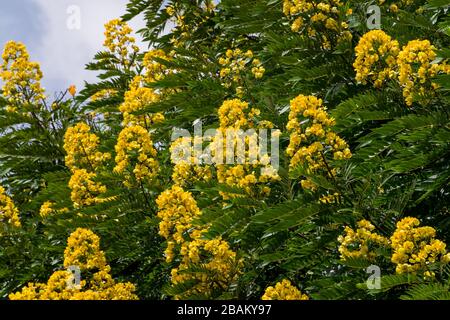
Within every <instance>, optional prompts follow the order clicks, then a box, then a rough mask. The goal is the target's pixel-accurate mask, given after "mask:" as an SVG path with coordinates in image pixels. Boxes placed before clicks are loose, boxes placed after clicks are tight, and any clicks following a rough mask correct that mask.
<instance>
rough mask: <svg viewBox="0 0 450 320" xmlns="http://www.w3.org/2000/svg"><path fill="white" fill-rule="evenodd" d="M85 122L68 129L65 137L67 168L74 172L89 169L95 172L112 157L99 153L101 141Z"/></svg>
mask: <svg viewBox="0 0 450 320" xmlns="http://www.w3.org/2000/svg"><path fill="white" fill-rule="evenodd" d="M90 131H91V128H90V127H89V126H88V125H87V124H86V123H84V122H80V123H77V124H76V125H75V126H73V127H70V128H68V129H67V131H66V133H65V135H64V150H65V151H66V154H67V155H66V158H65V162H66V166H67V167H68V168H70V169H71V170H72V171H74V170H76V169H82V168H88V169H89V170H91V171H95V170H96V169H97V168H98V167H99V166H101V165H102V163H103V162H105V161H107V160H109V159H110V158H111V155H110V154H109V153H103V152H100V151H98V147H99V144H100V139H99V138H98V136H97V135H96V134H94V133H90Z"/></svg>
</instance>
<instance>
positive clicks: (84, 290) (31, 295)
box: [9, 228, 137, 300]
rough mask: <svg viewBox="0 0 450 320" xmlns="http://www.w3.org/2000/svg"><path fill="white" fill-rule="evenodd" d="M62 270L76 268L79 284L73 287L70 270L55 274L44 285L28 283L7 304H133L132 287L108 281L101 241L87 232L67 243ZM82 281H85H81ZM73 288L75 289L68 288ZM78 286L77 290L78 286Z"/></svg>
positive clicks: (110, 279) (79, 230) (80, 229)
mask: <svg viewBox="0 0 450 320" xmlns="http://www.w3.org/2000/svg"><path fill="white" fill-rule="evenodd" d="M64 267H65V268H69V267H77V268H79V270H80V271H81V274H80V276H81V279H80V280H81V281H80V283H79V284H75V283H73V282H74V280H75V279H74V278H73V274H72V272H70V271H69V270H59V271H55V272H54V273H53V274H52V275H51V276H50V277H49V279H48V281H47V283H36V284H34V283H29V284H28V285H27V286H26V287H24V288H22V291H19V292H16V293H11V294H10V295H9V299H10V300H136V299H137V296H136V295H135V294H134V291H135V290H136V288H135V286H134V285H133V284H131V283H129V282H127V283H116V281H115V280H114V279H113V278H112V277H111V274H110V272H111V267H110V266H109V265H107V263H106V258H105V254H104V253H103V251H101V249H100V238H99V237H98V236H97V235H96V234H94V233H93V232H92V231H91V230H89V229H83V228H78V229H77V230H75V231H74V232H73V233H72V234H71V235H70V237H69V238H68V240H67V247H66V249H65V251H64ZM83 277H87V278H86V279H84V278H83ZM70 284H74V286H70ZM77 285H78V286H77Z"/></svg>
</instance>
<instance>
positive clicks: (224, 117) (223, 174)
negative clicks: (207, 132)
mask: <svg viewBox="0 0 450 320" xmlns="http://www.w3.org/2000/svg"><path fill="white" fill-rule="evenodd" d="M218 114H219V124H220V127H219V129H218V130H217V135H216V136H215V137H214V139H213V142H212V144H211V150H212V154H213V156H214V157H215V161H216V163H217V164H216V169H217V180H218V182H219V183H223V184H226V185H228V186H231V187H239V188H242V189H243V190H244V191H245V192H246V193H247V194H249V195H255V196H257V195H268V194H269V193H270V191H271V189H270V187H269V186H268V185H267V183H270V182H276V181H279V180H280V176H279V175H278V172H277V171H276V170H275V169H274V168H273V167H272V165H271V164H270V157H269V155H268V154H267V153H266V154H262V152H261V149H260V147H261V146H259V145H258V134H257V131H256V130H254V131H253V133H252V132H250V134H246V135H245V136H244V137H241V136H239V131H238V130H242V132H244V131H246V130H249V129H258V126H257V125H256V123H255V122H256V121H255V120H256V117H257V116H259V114H260V110H259V109H257V108H249V105H248V103H247V102H245V101H241V100H239V99H233V100H226V101H224V102H223V104H222V106H221V107H220V108H219V111H218ZM260 124H261V126H262V127H264V128H267V127H273V124H271V123H270V122H269V121H261V122H260ZM271 134H272V136H274V135H276V134H279V131H273V132H272V133H271ZM230 139H232V140H231V142H230ZM239 145H242V146H243V147H244V148H241V149H243V150H240V148H239V147H238V146H239ZM240 151H244V152H243V154H238V153H240ZM230 159H232V163H233V164H227V162H229V161H228V160H230ZM221 195H222V197H223V199H224V200H227V199H230V198H233V197H235V196H236V195H234V194H230V193H227V192H221Z"/></svg>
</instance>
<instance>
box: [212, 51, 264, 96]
mask: <svg viewBox="0 0 450 320" xmlns="http://www.w3.org/2000/svg"><path fill="white" fill-rule="evenodd" d="M219 64H220V65H221V66H222V69H221V70H220V78H222V80H223V81H224V82H223V85H224V86H225V87H226V88H230V87H231V86H232V85H234V86H235V87H236V94H237V96H238V97H240V98H242V97H243V93H244V89H243V86H244V85H245V74H246V72H247V70H248V69H249V66H251V73H252V74H253V76H254V77H255V79H260V78H262V77H263V75H264V72H265V71H266V70H265V69H264V67H263V65H262V63H261V61H260V60H259V59H256V58H253V52H252V51H251V50H248V51H246V52H243V51H242V50H241V49H239V48H238V49H234V50H232V49H228V50H227V51H226V53H225V55H224V56H222V57H220V58H219Z"/></svg>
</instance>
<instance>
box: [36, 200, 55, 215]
mask: <svg viewBox="0 0 450 320" xmlns="http://www.w3.org/2000/svg"><path fill="white" fill-rule="evenodd" d="M53 205H54V203H53V202H51V201H45V202H44V203H43V204H42V206H41V208H40V209H39V215H40V216H41V217H42V218H45V217H47V216H49V215H50V214H51V213H53V211H54V209H53Z"/></svg>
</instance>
